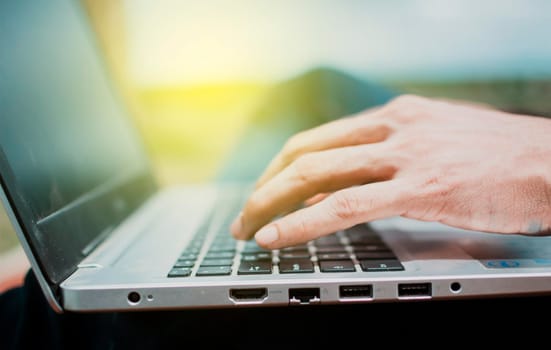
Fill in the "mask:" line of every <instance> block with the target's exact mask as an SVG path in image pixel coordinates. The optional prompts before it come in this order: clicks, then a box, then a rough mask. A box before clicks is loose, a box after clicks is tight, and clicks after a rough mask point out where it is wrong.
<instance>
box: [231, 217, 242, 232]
mask: <svg viewBox="0 0 551 350" xmlns="http://www.w3.org/2000/svg"><path fill="white" fill-rule="evenodd" d="M242 230H243V213H239V215H237V217H236V218H235V220H233V222H232V224H231V226H230V231H231V233H232V234H233V235H235V236H237V235H240V234H241V231H242Z"/></svg>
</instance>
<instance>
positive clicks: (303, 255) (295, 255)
mask: <svg viewBox="0 0 551 350" xmlns="http://www.w3.org/2000/svg"><path fill="white" fill-rule="evenodd" d="M279 258H280V259H310V253H309V252H308V251H296V252H292V253H279Z"/></svg>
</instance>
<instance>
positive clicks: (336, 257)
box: [316, 253, 350, 261]
mask: <svg viewBox="0 0 551 350" xmlns="http://www.w3.org/2000/svg"><path fill="white" fill-rule="evenodd" d="M316 256H317V257H318V260H320V261H322V260H350V254H348V253H329V254H317V255H316Z"/></svg>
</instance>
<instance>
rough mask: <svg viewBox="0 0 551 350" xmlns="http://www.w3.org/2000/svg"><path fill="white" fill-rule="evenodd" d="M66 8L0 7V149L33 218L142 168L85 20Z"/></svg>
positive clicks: (132, 134)
mask: <svg viewBox="0 0 551 350" xmlns="http://www.w3.org/2000/svg"><path fill="white" fill-rule="evenodd" d="M69 6H72V4H70V3H69V2H60V1H56V2H51V3H50V2H49V1H48V2H43V3H42V4H41V5H39V4H38V3H35V2H33V1H29V2H23V1H8V2H4V3H3V4H2V5H0V33H1V34H0V35H1V37H0V53H1V54H0V106H1V107H0V143H1V146H2V149H3V151H4V153H5V156H6V158H7V161H8V163H9V164H10V167H11V168H12V172H13V176H14V178H15V180H16V182H17V186H18V190H19V191H20V193H21V195H22V196H23V197H24V198H25V199H26V201H27V202H28V205H29V206H30V207H31V209H32V210H33V212H34V213H35V214H36V216H37V218H43V217H45V216H48V215H50V214H51V213H53V212H55V211H56V210H58V209H60V208H62V207H64V206H66V205H68V204H71V203H73V202H75V201H78V200H79V199H81V198H82V197H83V196H86V195H89V194H90V193H93V192H94V191H101V190H102V189H105V188H107V187H109V186H112V185H114V184H115V183H117V182H120V181H122V180H124V179H125V178H127V177H129V176H130V175H131V174H135V173H136V172H137V171H140V170H142V169H143V167H144V164H145V162H144V161H145V159H144V157H143V155H142V150H141V149H140V147H139V146H137V145H138V143H137V142H136V139H135V137H136V135H135V132H134V130H133V129H132V128H130V127H129V124H128V121H127V120H125V118H124V113H123V111H122V109H121V106H120V105H119V104H118V102H117V101H116V100H115V97H114V96H113V94H112V93H113V92H112V91H111V90H110V89H109V88H108V84H107V81H106V80H107V77H106V74H105V72H104V71H102V69H103V68H102V67H101V66H100V65H99V63H98V61H97V54H96V53H95V52H93V47H92V46H90V41H89V39H90V38H88V37H87V36H88V35H89V34H90V33H88V32H87V30H88V29H87V28H86V27H84V26H83V24H84V23H82V22H79V20H83V18H80V19H79V18H78V17H77V16H72V15H67V13H70V12H73V13H75V11H74V8H69Z"/></svg>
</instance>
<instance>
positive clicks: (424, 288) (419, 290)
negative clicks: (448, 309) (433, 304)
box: [398, 283, 432, 298]
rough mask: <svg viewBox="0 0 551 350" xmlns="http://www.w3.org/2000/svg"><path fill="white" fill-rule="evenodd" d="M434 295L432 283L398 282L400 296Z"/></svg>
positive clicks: (421, 296)
mask: <svg viewBox="0 0 551 350" xmlns="http://www.w3.org/2000/svg"><path fill="white" fill-rule="evenodd" d="M431 296H432V286H431V284H430V283H401V284H398V297H400V298H424V297H431Z"/></svg>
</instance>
